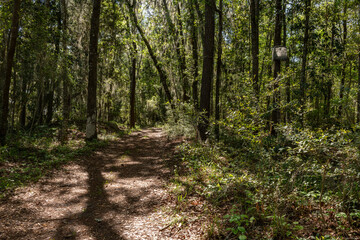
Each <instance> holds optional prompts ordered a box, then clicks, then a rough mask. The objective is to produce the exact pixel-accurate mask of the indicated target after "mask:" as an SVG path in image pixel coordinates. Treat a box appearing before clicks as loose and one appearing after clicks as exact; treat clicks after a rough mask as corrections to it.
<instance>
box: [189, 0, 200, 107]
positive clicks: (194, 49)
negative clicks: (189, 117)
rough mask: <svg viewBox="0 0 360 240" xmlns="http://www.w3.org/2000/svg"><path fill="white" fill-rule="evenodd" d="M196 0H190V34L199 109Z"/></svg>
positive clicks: (196, 101)
mask: <svg viewBox="0 0 360 240" xmlns="http://www.w3.org/2000/svg"><path fill="white" fill-rule="evenodd" d="M193 1H194V0H189V10H190V34H191V38H190V41H191V45H192V58H193V61H194V65H193V76H194V80H193V84H192V96H193V102H194V106H195V109H196V110H198V108H199V99H198V95H199V93H198V84H199V80H198V77H199V52H198V32H197V28H196V20H195V12H194V3H193Z"/></svg>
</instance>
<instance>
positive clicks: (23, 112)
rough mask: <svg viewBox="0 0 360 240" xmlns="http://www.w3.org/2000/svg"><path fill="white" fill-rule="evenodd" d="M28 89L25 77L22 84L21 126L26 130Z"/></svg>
mask: <svg viewBox="0 0 360 240" xmlns="http://www.w3.org/2000/svg"><path fill="white" fill-rule="evenodd" d="M26 89H27V78H26V77H23V78H22V82H21V111H20V119H19V121H20V126H21V127H22V128H25V124H26V101H27V97H26Z"/></svg>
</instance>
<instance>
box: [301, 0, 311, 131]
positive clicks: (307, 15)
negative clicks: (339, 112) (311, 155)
mask: <svg viewBox="0 0 360 240" xmlns="http://www.w3.org/2000/svg"><path fill="white" fill-rule="evenodd" d="M310 10H311V0H306V1H305V33H304V45H303V57H302V64H301V80H300V107H301V115H300V122H301V124H303V122H304V111H305V105H306V92H305V89H306V65H307V55H308V42H309V28H310V26H309V18H310Z"/></svg>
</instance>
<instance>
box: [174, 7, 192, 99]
mask: <svg viewBox="0 0 360 240" xmlns="http://www.w3.org/2000/svg"><path fill="white" fill-rule="evenodd" d="M176 10H177V14H178V22H179V23H178V25H179V34H178V35H179V40H178V42H179V48H180V57H179V60H180V61H179V63H180V75H181V79H182V84H183V102H187V101H188V100H189V99H190V97H189V94H188V92H189V88H190V86H189V79H188V76H187V74H186V59H185V36H184V30H183V24H182V19H181V10H180V3H177V5H176Z"/></svg>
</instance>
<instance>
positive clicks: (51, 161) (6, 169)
mask: <svg viewBox="0 0 360 240" xmlns="http://www.w3.org/2000/svg"><path fill="white" fill-rule="evenodd" d="M73 133H74V135H72V136H71V137H72V138H73V139H72V140H70V141H69V142H68V144H66V145H61V144H60V143H59V142H58V141H57V129H56V128H45V127H42V128H37V129H36V130H35V131H34V132H33V133H32V134H31V135H28V134H27V133H25V132H24V133H23V134H22V135H21V136H18V135H13V136H12V137H11V142H12V144H9V145H6V146H3V147H1V148H0V192H1V194H0V197H4V196H6V194H8V193H9V192H11V191H12V190H13V189H14V188H16V187H19V186H22V185H25V184H27V183H29V182H36V181H37V180H39V179H40V178H41V177H42V176H44V175H46V174H50V173H51V171H52V170H54V169H57V168H59V167H60V166H61V165H63V164H65V163H67V162H69V161H71V160H74V158H76V157H78V156H83V155H88V154H91V153H92V152H93V151H94V150H95V149H98V148H101V147H104V146H106V144H107V143H106V141H95V142H91V143H87V144H85V140H84V139H78V138H77V137H76V134H78V132H77V130H76V129H73Z"/></svg>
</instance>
